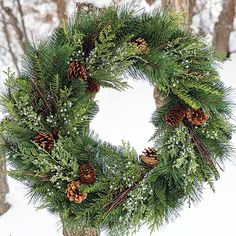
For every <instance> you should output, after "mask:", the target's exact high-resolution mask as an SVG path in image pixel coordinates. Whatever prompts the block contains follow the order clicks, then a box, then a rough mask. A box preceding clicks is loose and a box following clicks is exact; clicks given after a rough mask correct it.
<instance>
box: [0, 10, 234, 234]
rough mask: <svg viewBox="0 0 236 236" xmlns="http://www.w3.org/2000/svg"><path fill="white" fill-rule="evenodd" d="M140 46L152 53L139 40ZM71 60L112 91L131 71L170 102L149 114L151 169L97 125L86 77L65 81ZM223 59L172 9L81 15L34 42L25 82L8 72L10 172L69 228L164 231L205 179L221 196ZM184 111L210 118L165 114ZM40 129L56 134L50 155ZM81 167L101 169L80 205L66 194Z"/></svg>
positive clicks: (226, 104)
mask: <svg viewBox="0 0 236 236" xmlns="http://www.w3.org/2000/svg"><path fill="white" fill-rule="evenodd" d="M138 38H141V39H144V40H145V42H146V43H147V45H148V49H149V50H148V53H142V52H140V51H139V50H137V47H136V46H135V45H134V44H132V42H133V41H134V40H136V39H138ZM71 59H72V60H76V61H78V62H80V63H81V64H83V67H84V68H85V69H86V72H87V75H88V76H89V78H90V79H94V80H95V81H96V82H97V83H98V84H99V85H101V86H102V87H104V88H114V89H117V90H120V91H122V90H124V89H127V88H128V83H127V81H124V79H122V78H123V77H124V76H123V77H121V75H122V74H124V73H126V74H129V75H131V76H132V77H133V78H134V79H147V80H148V81H149V82H150V83H151V84H152V85H153V86H154V87H156V88H158V90H159V91H160V93H161V94H162V95H163V97H164V98H165V100H164V103H163V105H162V106H161V107H160V108H158V110H157V111H155V112H154V114H153V117H152V123H153V125H154V126H155V128H156V131H155V134H154V135H153V137H152V139H153V140H154V141H155V149H156V150H158V151H157V156H158V164H157V165H156V166H155V167H152V168H147V167H146V166H145V165H143V164H142V162H140V161H139V160H138V154H137V153H136V151H135V150H134V149H133V148H131V147H130V145H129V144H127V143H123V144H122V145H121V146H114V145H111V144H109V143H108V142H104V141H102V140H100V139H99V138H98V137H97V135H96V134H94V132H93V131H92V130H90V129H89V123H90V121H91V120H92V119H93V117H94V116H95V115H96V113H97V112H98V105H97V102H96V101H95V100H94V93H90V92H89V91H88V90H87V89H86V88H87V81H85V80H83V79H77V80H68V79H66V78H67V71H68V68H69V64H70V62H71ZM217 59H219V58H218V57H217V56H216V54H215V53H214V52H213V50H212V49H211V48H210V47H209V45H207V44H206V43H205V42H204V40H203V39H201V38H199V37H198V36H195V35H192V34H191V33H189V32H185V31H184V30H183V29H182V28H181V26H180V19H179V16H178V15H176V14H175V13H174V12H157V13H156V14H155V15H150V14H147V13H140V12H135V11H134V10H132V9H127V8H124V9H114V8H107V9H104V10H101V11H96V10H95V11H94V12H92V13H89V14H86V13H80V14H75V16H74V17H72V18H71V19H70V20H69V22H68V23H64V24H62V25H61V26H59V27H58V28H56V29H55V30H54V31H53V32H52V34H51V35H50V36H49V37H48V38H46V39H44V40H42V41H41V42H38V43H34V42H31V43H28V44H27V46H26V48H25V53H24V56H23V58H22V73H21V75H20V76H18V77H16V76H15V75H14V73H12V72H11V71H10V70H8V71H7V72H6V74H7V78H8V79H7V81H6V91H5V93H4V94H2V97H1V103H2V106H3V108H4V110H5V112H7V113H8V114H9V116H10V118H9V119H5V120H4V122H3V123H2V124H1V127H0V134H1V151H2V153H3V154H4V155H6V156H8V162H9V163H10V164H11V165H12V167H13V169H12V170H11V171H9V174H10V175H11V176H13V177H14V178H16V179H18V180H21V181H23V182H24V183H25V184H26V185H27V186H28V187H29V196H31V199H32V200H34V201H38V200H40V203H41V208H48V209H49V210H50V212H52V213H56V214H58V215H60V216H61V218H62V219H63V224H64V226H65V227H67V228H72V229H78V228H86V227H88V226H89V227H94V228H100V229H105V230H107V231H108V234H109V235H115V236H118V235H122V236H123V235H129V234H132V233H133V232H135V231H137V230H138V229H139V227H140V226H141V225H142V224H143V223H147V224H148V225H149V226H150V228H151V229H152V230H155V229H157V228H158V227H159V226H160V225H161V224H162V223H163V222H164V221H169V220H171V219H173V217H174V216H176V215H178V214H179V210H180V209H181V208H182V206H183V204H184V203H185V201H186V200H188V201H189V202H195V201H198V200H199V199H200V198H201V192H202V189H203V187H202V186H203V183H204V182H207V183H208V184H209V185H210V186H211V188H212V189H213V190H214V180H215V179H218V178H219V170H218V169H219V167H218V166H219V165H220V163H222V161H223V160H224V159H225V158H227V157H228V156H229V153H230V150H231V147H230V143H229V140H230V139H231V134H232V130H233V128H232V125H231V124H230V123H229V118H230V116H231V102H230V99H229V98H228V95H229V94H230V90H229V89H228V88H225V86H224V85H223V83H222V82H221V81H220V79H219V75H218V72H217V66H216V62H215V61H216V60H217ZM179 104H180V105H184V106H185V107H189V108H191V109H203V110H204V111H205V112H206V113H207V114H208V115H209V120H208V121H207V122H206V123H205V124H203V125H202V126H199V127H195V126H193V125H191V124H189V123H188V122H187V121H186V120H183V121H182V122H180V123H179V124H178V125H177V126H175V127H171V126H169V125H168V124H167V123H166V122H165V115H166V114H167V113H168V112H169V111H170V110H171V108H172V107H174V106H177V105H179ZM39 108H40V109H39ZM43 111H45V112H43ZM40 132H41V133H42V132H49V133H51V134H53V135H54V138H55V144H54V148H53V149H52V150H51V151H50V152H47V150H44V149H43V148H40V146H39V145H37V144H36V143H34V142H33V141H32V140H33V138H34V137H35V136H36V134H37V133H40ZM84 164H89V165H91V166H93V167H94V171H95V173H96V181H95V182H94V183H93V184H89V185H88V184H81V186H80V187H79V192H81V193H87V198H86V199H85V200H84V201H83V202H82V203H79V204H76V203H74V202H70V201H69V200H68V198H67V196H66V188H67V186H68V184H69V183H71V182H72V181H76V180H77V179H78V178H79V169H80V166H82V165H84ZM122 196H123V198H122ZM111 206H113V207H111Z"/></svg>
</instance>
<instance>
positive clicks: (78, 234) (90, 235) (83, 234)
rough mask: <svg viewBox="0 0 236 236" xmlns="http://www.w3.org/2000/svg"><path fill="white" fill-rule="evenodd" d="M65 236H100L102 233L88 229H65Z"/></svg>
mask: <svg viewBox="0 0 236 236" xmlns="http://www.w3.org/2000/svg"><path fill="white" fill-rule="evenodd" d="M63 235H64V236H99V235H100V233H99V231H98V230H96V229H92V228H88V229H86V230H81V231H77V230H71V229H70V230H69V229H65V228H64V229H63Z"/></svg>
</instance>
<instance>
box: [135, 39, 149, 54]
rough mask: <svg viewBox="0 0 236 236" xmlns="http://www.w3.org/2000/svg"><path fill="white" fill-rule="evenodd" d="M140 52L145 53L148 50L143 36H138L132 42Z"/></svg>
mask: <svg viewBox="0 0 236 236" xmlns="http://www.w3.org/2000/svg"><path fill="white" fill-rule="evenodd" d="M132 44H133V45H134V46H135V47H136V48H137V50H138V51H139V52H140V53H147V52H148V51H149V49H148V44H147V42H146V41H145V39H143V38H138V39H136V40H134V41H133V42H132Z"/></svg>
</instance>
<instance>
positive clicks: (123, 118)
mask: <svg viewBox="0 0 236 236" xmlns="http://www.w3.org/2000/svg"><path fill="white" fill-rule="evenodd" d="M235 70H236V60H232V61H228V62H226V63H225V64H224V66H223V69H222V70H221V75H222V79H223V80H224V82H225V83H226V84H227V85H229V86H232V87H236V78H234V77H235V76H234V75H235ZM130 85H131V86H132V87H133V88H132V89H129V90H127V91H125V92H122V93H121V92H117V91H114V90H111V89H102V90H101V92H100V93H99V94H98V96H97V99H98V100H99V104H100V112H99V113H98V115H97V116H96V118H95V120H94V121H93V122H92V128H93V129H95V130H96V132H97V133H98V134H99V135H100V137H101V138H102V139H104V140H109V141H110V142H111V143H113V144H116V145H119V144H120V143H121V141H122V140H123V139H124V140H128V141H130V143H131V145H132V146H134V147H135V148H136V150H137V151H138V152H140V151H141V150H143V148H145V147H147V146H148V143H147V140H148V139H149V137H150V136H151V135H152V133H153V131H154V127H153V126H152V125H151V124H150V122H149V121H150V116H151V114H152V112H153V111H154V109H155V104H154V100H153V97H152V92H153V89H152V87H151V86H150V85H149V84H148V83H147V82H143V81H140V82H134V81H132V80H131V81H130ZM234 113H235V112H234ZM235 114H236V113H235ZM233 142H234V143H235V146H236V139H235V136H234V139H233ZM233 158H234V157H232V159H233ZM235 179H236V166H235V164H233V163H227V164H226V170H225V172H223V173H222V175H221V179H220V180H219V181H218V182H217V183H216V193H213V192H211V191H210V190H209V189H207V188H206V190H205V192H204V195H203V200H202V201H201V203H200V204H199V205H198V206H197V207H195V206H192V207H191V208H188V207H187V206H186V207H185V209H184V210H183V212H181V217H179V218H178V219H176V221H175V222H174V223H170V224H168V225H165V226H163V227H162V228H161V229H160V230H159V231H158V232H156V233H154V234H153V235H154V236H155V235H158V236H189V235H191V236H199V235H204V236H205V235H215V236H222V235H227V236H235V234H236V228H235V217H236V215H235V212H236V202H235V199H236V184H235ZM9 184H10V193H9V194H8V196H7V199H8V201H9V202H10V203H11V205H12V207H11V208H10V210H9V211H8V212H7V213H6V214H5V215H3V216H1V217H0V235H1V236H42V235H44V236H62V232H61V225H60V222H59V219H58V218H57V217H55V216H52V215H50V214H49V213H48V212H47V211H46V210H38V211H36V210H35V206H34V205H33V204H28V199H27V198H26V196H25V195H26V194H27V190H26V188H25V187H24V186H23V185H22V184H21V183H18V182H16V181H14V180H13V179H11V178H9ZM103 235H105V234H103ZM145 235H149V232H148V229H147V228H145V227H143V228H142V229H141V230H140V232H139V233H138V234H137V236H145Z"/></svg>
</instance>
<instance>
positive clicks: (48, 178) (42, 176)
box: [24, 173, 51, 181]
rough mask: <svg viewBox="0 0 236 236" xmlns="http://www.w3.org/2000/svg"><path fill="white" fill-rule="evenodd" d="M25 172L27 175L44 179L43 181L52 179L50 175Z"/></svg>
mask: <svg viewBox="0 0 236 236" xmlns="http://www.w3.org/2000/svg"><path fill="white" fill-rule="evenodd" d="M24 174H25V175H27V176H30V177H34V178H36V179H39V180H42V181H50V179H51V176H48V175H38V174H34V173H24Z"/></svg>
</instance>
